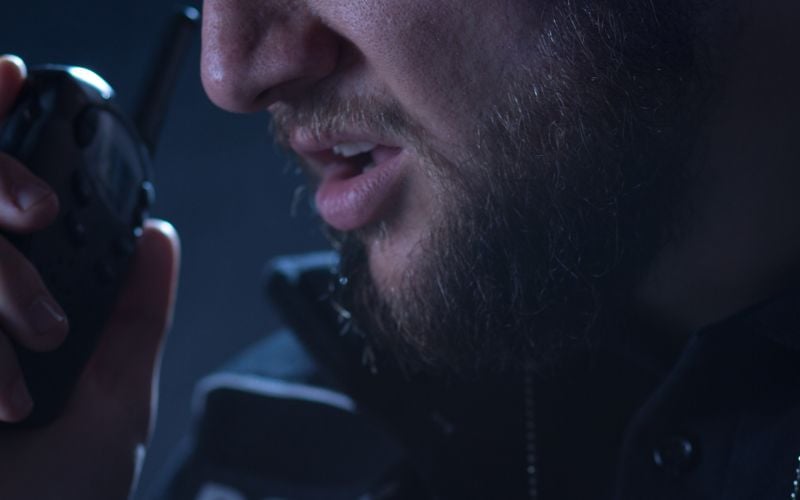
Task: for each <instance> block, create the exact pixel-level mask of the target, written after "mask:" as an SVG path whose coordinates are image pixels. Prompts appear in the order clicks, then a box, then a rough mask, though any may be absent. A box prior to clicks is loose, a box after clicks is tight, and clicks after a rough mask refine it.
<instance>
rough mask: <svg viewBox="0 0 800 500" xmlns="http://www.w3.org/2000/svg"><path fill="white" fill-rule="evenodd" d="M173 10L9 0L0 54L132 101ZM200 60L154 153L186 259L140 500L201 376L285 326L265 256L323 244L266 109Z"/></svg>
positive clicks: (147, 2) (1, 7)
mask: <svg viewBox="0 0 800 500" xmlns="http://www.w3.org/2000/svg"><path fill="white" fill-rule="evenodd" d="M172 9H173V4H172V3H171V2H164V1H162V0H136V1H119V0H114V1H108V0H69V1H64V0H24V1H22V0H20V1H10V0H2V2H1V3H0V53H15V54H18V55H20V56H22V57H23V58H24V59H25V60H26V61H27V62H28V63H29V64H36V63H45V62H52V63H66V64H74V65H82V66H86V67H89V68H91V69H94V70H95V71H97V72H98V73H100V74H101V75H103V76H104V77H105V78H106V80H108V81H109V82H110V83H111V85H112V86H113V87H114V88H115V89H116V91H117V94H118V96H119V101H120V103H121V104H122V105H123V106H127V107H128V108H129V107H130V106H131V105H132V104H133V102H135V98H136V97H137V96H138V91H139V88H140V83H141V82H142V79H143V77H144V76H145V75H146V74H147V68H148V62H149V60H150V59H151V51H152V50H153V49H155V48H156V47H157V46H158V43H159V40H160V37H161V32H162V29H163V26H164V23H165V22H166V19H167V17H168V16H169V15H170V13H171V12H172ZM198 60H199V36H198V40H196V42H195V45H194V47H193V50H192V53H191V55H190V58H189V62H188V63H187V65H186V66H185V67H184V71H183V75H182V78H181V81H180V83H179V86H178V89H177V93H176V97H175V98H174V100H173V105H172V108H171V112H170V115H169V117H168V120H167V123H166V125H165V128H164V131H163V134H162V136H161V142H160V147H159V152H158V157H157V158H156V187H157V190H158V202H157V205H156V208H155V210H154V215H155V216H157V217H161V218H164V219H167V220H169V221H171V222H172V223H173V224H175V226H176V227H177V228H178V231H179V233H180V235H181V239H182V244H183V265H182V273H181V274H182V276H181V283H180V290H179V296H178V304H177V311H176V316H175V325H174V328H173V330H172V332H171V334H170V337H169V340H168V342H167V345H166V351H165V355H164V359H163V366H162V372H161V383H160V391H161V392H160V406H159V415H158V423H157V428H156V433H155V436H154V439H153V442H152V446H151V447H150V450H149V452H148V457H147V462H146V465H145V469H144V472H143V476H142V482H141V484H140V491H139V495H138V496H139V497H141V496H143V495H142V494H143V493H146V492H147V490H148V488H150V487H151V485H152V482H153V480H154V477H155V475H156V474H157V473H158V471H159V470H160V469H162V467H163V465H164V462H165V460H166V458H167V456H168V454H169V452H170V450H171V449H172V448H173V447H174V446H175V444H176V442H177V440H178V439H179V437H180V436H181V435H182V434H183V433H184V432H185V431H186V429H187V425H188V423H189V403H190V396H191V391H192V388H193V385H194V383H195V382H196V380H197V379H198V378H199V377H200V376H202V375H203V374H205V373H207V372H209V371H211V370H213V369H214V368H216V367H218V366H219V365H220V364H221V363H222V362H224V360H226V359H227V358H229V357H230V356H231V355H233V354H234V353H236V352H237V351H239V350H240V349H242V348H243V347H244V346H246V345H248V344H250V343H252V342H254V341H256V340H257V339H258V338H260V337H261V336H263V335H265V334H267V333H268V332H269V331H271V330H272V329H274V328H275V327H276V326H278V320H277V318H276V317H275V315H274V313H273V312H272V311H271V310H270V309H269V306H268V305H267V304H266V303H265V302H264V300H263V296H262V293H261V287H260V285H261V284H260V272H261V268H262V266H263V264H264V262H265V261H266V260H267V259H269V258H270V257H272V256H275V255H278V254H286V253H295V252H298V251H305V250H311V249H318V248H323V247H324V246H325V243H324V241H323V240H322V238H321V236H320V235H319V231H318V228H317V223H316V222H315V221H314V220H313V218H312V217H311V216H310V215H309V212H310V210H309V209H308V208H307V207H308V203H307V202H304V203H301V205H300V210H299V213H300V215H298V216H292V215H291V214H290V212H291V206H292V198H293V193H294V191H295V189H296V188H297V187H298V186H300V185H302V183H303V179H302V177H299V176H298V175H297V174H296V173H294V172H293V169H291V168H289V166H288V165H289V163H288V160H287V159H286V158H283V157H281V156H280V154H279V153H278V152H277V151H276V149H275V148H274V147H273V146H272V141H271V139H270V137H269V134H268V120H267V117H266V115H264V114H260V115H257V116H237V115H230V114H227V113H224V112H222V111H220V110H218V109H216V108H214V107H213V105H212V104H211V103H210V102H209V101H208V99H207V98H206V97H205V95H204V93H203V91H202V88H201V86H200V81H199V76H198V73H199V70H198ZM304 200H305V198H304Z"/></svg>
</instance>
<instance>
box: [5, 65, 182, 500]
mask: <svg viewBox="0 0 800 500" xmlns="http://www.w3.org/2000/svg"><path fill="white" fill-rule="evenodd" d="M24 74H25V72H24V65H22V64H21V62H19V61H11V60H10V59H8V58H0V117H2V116H3V115H4V114H6V113H7V112H8V110H9V108H10V106H11V104H12V103H13V101H14V100H15V97H16V94H17V92H18V91H19V89H20V87H21V85H22V83H23V81H24ZM1 120H2V119H1V118H0V123H2V121H1ZM37 182H38V184H36V183H37ZM25 183H34V185H36V186H37V187H40V188H42V189H40V190H39V194H41V193H45V194H44V195H42V196H39V202H38V203H33V204H29V205H28V209H27V210H22V209H21V208H20V206H21V204H18V203H19V202H18V201H15V200H17V199H18V197H17V198H15V197H14V196H15V194H16V193H18V192H19V187H18V186H20V185H27V184H25ZM42 184H43V183H42V182H41V181H40V180H38V179H36V178H35V177H34V176H32V175H31V174H30V172H28V171H27V169H25V167H24V166H22V165H20V164H19V163H18V162H16V161H15V160H13V159H12V158H10V157H9V156H7V155H3V154H0V227H2V229H3V230H5V231H8V232H14V231H18V232H30V231H35V230H37V229H41V228H42V227H44V226H46V225H47V224H48V223H49V222H51V221H52V220H53V219H54V218H55V215H56V214H57V212H58V201H57V200H56V199H55V195H54V194H52V192H48V188H47V187H46V186H42ZM178 260H179V243H178V238H177V235H176V233H175V231H174V229H173V228H172V227H171V226H170V225H169V224H168V223H166V222H161V221H148V222H147V223H146V224H145V228H144V233H143V236H142V238H141V239H140V241H139V243H138V248H137V251H136V254H135V256H134V257H133V260H132V262H131V269H130V272H129V275H128V277H127V280H126V283H125V286H124V288H123V290H122V291H121V293H120V297H119V299H118V301H117V304H116V306H115V308H114V311H113V313H112V316H111V319H110V320H109V322H108V324H107V325H106V328H105V330H104V332H103V333H102V335H101V336H100V339H99V342H98V345H97V349H96V351H95V352H94V353H93V355H92V357H91V359H90V361H89V363H88V365H87V367H86V369H85V370H84V373H83V374H82V376H81V378H80V379H79V381H78V384H77V386H76V388H75V390H74V393H73V395H72V398H71V399H70V401H69V402H68V404H67V406H66V408H65V410H64V413H63V414H62V415H61V416H60V417H59V418H58V419H57V420H55V421H54V422H53V423H51V424H50V425H48V426H47V427H44V428H40V429H11V428H6V429H2V430H0V498H3V499H9V500H17V499H37V500H39V499H41V500H48V499H56V498H57V499H68V500H71V499H93V498H96V499H103V500H107V499H117V498H125V497H126V496H127V495H128V493H129V491H130V488H131V485H132V484H133V482H134V480H135V474H136V468H137V464H138V463H139V461H140V460H141V458H142V457H143V454H142V453H141V452H142V450H143V449H144V448H143V445H144V443H145V442H146V441H147V437H148V434H149V427H150V422H151V411H152V410H153V408H154V405H151V400H152V401H154V397H153V391H152V382H153V380H154V378H153V374H154V371H155V370H156V368H157V364H158V358H159V352H160V347H161V344H162V339H163V335H164V332H165V331H166V330H167V329H168V327H169V323H170V321H171V316H172V307H173V303H174V296H175V288H176V283H177V272H178ZM46 293H47V292H46V290H45V287H44V285H43V284H42V282H41V279H40V278H39V275H38V273H37V272H36V270H35V269H34V268H33V266H32V265H31V264H30V263H29V262H28V261H27V260H25V258H24V257H23V256H22V255H20V254H19V253H18V252H17V251H16V249H15V248H14V247H13V246H11V245H10V244H9V243H8V242H7V241H6V240H5V239H3V238H1V237H0V419H2V420H4V421H8V422H13V421H18V420H20V419H22V418H24V417H25V415H27V413H29V411H30V409H31V404H30V402H29V401H30V398H29V396H27V391H24V392H23V393H22V394H23V396H24V397H21V396H20V392H19V388H18V387H19V386H18V384H17V381H22V376H21V374H20V371H19V366H18V364H17V362H16V359H15V357H14V351H13V349H12V348H11V340H10V339H12V338H13V339H14V340H15V341H17V342H19V343H21V344H23V345H25V346H27V347H29V348H31V349H40V350H44V349H51V348H55V347H56V346H57V345H58V344H59V343H60V342H61V341H62V340H63V338H64V336H65V335H66V333H67V323H66V320H63V321H56V322H54V323H53V327H52V329H51V330H50V331H48V333H46V334H45V335H36V334H35V331H36V325H41V324H44V321H42V320H41V318H36V319H35V320H32V321H30V322H29V323H28V322H26V321H25V319H26V318H28V317H29V316H26V315H25V313H26V312H27V311H28V309H26V308H25V307H24V305H25V304H26V299H27V300H28V301H30V300H32V299H30V298H29V297H40V296H41V295H42V294H46ZM46 296H47V297H48V298H49V294H47V295H46ZM53 307H56V308H57V307H58V306H57V305H55V306H53ZM55 310H56V311H57V315H61V316H62V317H63V313H60V308H58V309H55ZM35 312H36V313H37V314H46V313H47V311H42V310H38V311H35ZM57 315H54V317H57ZM37 322H40V323H37ZM23 383H24V382H23ZM23 388H24V385H23ZM15 391H16V392H15ZM33 404H35V401H34V402H33Z"/></svg>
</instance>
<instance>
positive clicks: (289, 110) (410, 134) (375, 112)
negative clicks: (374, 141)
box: [269, 92, 423, 150]
mask: <svg viewBox="0 0 800 500" xmlns="http://www.w3.org/2000/svg"><path fill="white" fill-rule="evenodd" d="M269 112H270V114H271V117H272V120H271V122H270V130H271V133H272V134H273V137H274V138H275V141H276V142H277V144H278V145H279V146H281V147H282V148H284V149H286V150H289V138H290V137H291V134H292V132H294V131H295V130H298V129H303V130H304V132H307V133H310V134H312V136H313V137H315V138H317V139H321V138H323V137H326V136H328V137H329V136H336V135H339V134H344V133H345V132H347V131H353V130H369V131H370V133H371V134H373V135H377V136H380V137H391V138H394V139H400V140H402V141H404V142H405V143H406V144H409V145H414V144H419V143H421V140H422V137H423V134H422V132H421V130H422V128H421V127H420V126H419V125H418V124H417V123H416V121H415V120H414V119H413V118H412V117H411V116H410V115H409V114H408V113H407V112H406V111H405V110H404V109H403V108H402V106H401V105H400V104H399V103H397V102H396V101H394V100H391V99H385V98H379V97H368V96H361V97H352V98H342V97H339V96H337V95H335V94H333V93H331V92H318V93H315V94H313V95H310V96H309V97H308V98H307V99H304V100H303V101H301V102H296V103H289V102H279V103H275V104H273V105H272V106H270V109H269Z"/></svg>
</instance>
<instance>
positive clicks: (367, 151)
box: [332, 142, 378, 173]
mask: <svg viewBox="0 0 800 500" xmlns="http://www.w3.org/2000/svg"><path fill="white" fill-rule="evenodd" d="M377 148H378V145H377V144H373V143H371V142H349V143H342V144H337V145H335V146H334V147H333V149H332V151H333V154H334V155H336V156H338V157H340V158H343V159H344V160H346V161H347V162H349V163H350V164H351V165H352V166H353V168H354V169H357V170H358V171H359V172H360V173H363V172H368V171H370V170H372V169H373V168H375V154H374V152H375V150H376V149H377Z"/></svg>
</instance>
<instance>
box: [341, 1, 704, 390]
mask: <svg viewBox="0 0 800 500" xmlns="http://www.w3.org/2000/svg"><path fill="white" fill-rule="evenodd" d="M565 3H566V2H553V5H552V6H551V8H550V9H548V12H549V13H548V15H546V16H544V17H545V18H546V19H543V21H542V22H543V23H544V28H543V29H542V30H541V31H542V33H543V36H542V39H541V42H540V44H539V51H540V53H539V54H538V55H537V57H536V58H535V59H536V60H541V61H544V62H545V65H544V67H537V70H536V73H535V74H530V75H524V78H521V79H520V80H519V81H518V82H511V83H510V85H509V92H508V97H509V99H508V101H507V102H502V103H499V104H498V105H497V107H496V108H495V109H491V110H484V112H483V113H482V120H481V123H482V125H481V127H480V129H479V130H477V131H476V133H475V147H474V148H473V149H474V151H475V152H476V153H475V155H474V157H473V158H472V159H470V161H469V162H468V163H469V165H463V164H460V165H458V166H457V167H456V166H455V165H447V160H445V159H441V158H440V159H438V160H437V162H436V164H437V166H441V168H440V169H438V170H437V172H436V173H435V174H434V176H435V177H438V178H439V180H440V182H439V183H438V184H439V186H440V188H441V190H442V193H441V199H443V200H447V202H448V203H446V204H443V206H442V212H441V213H437V214H434V215H432V220H431V223H430V225H429V227H430V232H429V234H428V235H427V237H426V238H425V239H424V242H423V243H422V246H421V247H420V248H419V249H418V255H417V256H416V259H415V262H416V264H415V265H414V266H413V268H412V269H408V270H407V272H406V273H405V274H404V277H403V280H402V282H400V283H397V284H396V286H395V287H394V288H393V290H392V291H391V293H387V292H386V291H383V290H381V289H380V287H378V286H377V285H376V284H375V282H374V281H373V279H372V277H371V275H370V272H369V264H368V258H367V254H366V251H365V248H364V244H363V239H364V238H362V237H359V235H357V234H335V232H334V233H333V234H334V238H335V239H336V241H337V243H338V244H339V245H340V246H341V255H342V261H341V266H340V274H341V276H342V277H344V278H345V279H342V280H340V281H341V282H342V283H346V285H344V286H340V287H339V297H338V300H339V302H340V303H341V304H342V305H344V307H345V308H347V309H348V310H349V311H350V312H351V314H352V319H351V320H352V321H353V324H352V325H351V326H352V327H353V329H354V330H356V331H359V332H362V333H364V335H365V338H366V339H367V340H368V342H369V343H370V344H371V345H373V346H374V347H375V349H376V351H377V352H378V353H379V355H380V353H391V354H392V355H393V356H394V357H396V359H397V360H399V361H400V363H401V364H402V365H404V366H405V367H406V368H408V369H411V370H428V371H430V370H433V371H445V372H449V373H459V374H474V373H482V372H485V371H487V370H489V371H503V370H518V369H521V368H522V367H523V366H530V365H533V366H543V365H549V364H552V363H553V362H555V361H558V360H559V359H561V358H562V357H563V356H564V355H565V352H567V351H569V350H571V349H583V348H585V347H587V346H592V345H596V344H598V343H601V342H603V341H604V335H603V334H604V332H606V333H607V332H609V331H613V330H615V329H619V328H621V325H622V324H623V323H625V322H626V318H627V316H628V313H627V312H626V309H630V304H631V301H632V295H633V289H634V287H635V286H636V284H637V283H640V282H641V280H642V277H643V275H644V273H645V272H646V270H647V268H648V266H649V265H650V264H651V263H652V261H653V259H654V257H655V255H656V253H657V252H658V250H659V249H660V248H661V247H662V246H663V245H664V244H665V243H666V242H667V241H668V240H670V239H671V238H675V237H676V234H675V232H674V231H673V229H674V228H675V227H679V226H680V223H679V222H678V219H679V218H680V216H683V215H685V213H684V212H678V211H677V210H675V208H674V207H676V206H681V207H684V208H685V207H686V203H685V200H684V199H683V198H684V197H685V195H686V188H685V186H686V184H688V177H689V171H688V169H687V168H686V164H687V159H688V157H689V154H690V152H691V149H692V138H694V137H696V135H697V132H698V127H699V123H700V121H699V120H698V119H697V118H698V115H699V113H700V109H701V108H702V106H701V102H702V100H701V98H702V96H703V95H704V91H703V85H701V82H702V81H703V80H704V78H701V75H700V72H699V71H698V63H697V54H698V50H697V49H698V46H699V42H698V40H697V37H696V36H695V33H694V30H693V23H692V21H691V19H692V17H693V16H694V15H695V13H694V12H693V11H692V9H691V8H690V7H689V6H687V5H684V2H682V1H680V0H678V1H675V0H662V1H660V2H654V3H650V2H628V1H608V2H597V1H586V2H577V3H569V4H568V5H564V4H565ZM654 5H655V6H654ZM458 172H469V173H470V174H469V175H463V174H461V175H460V174H459V173H458ZM374 230H378V229H374ZM373 236H374V234H373Z"/></svg>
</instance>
